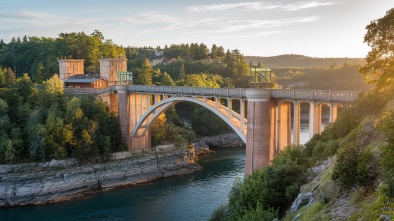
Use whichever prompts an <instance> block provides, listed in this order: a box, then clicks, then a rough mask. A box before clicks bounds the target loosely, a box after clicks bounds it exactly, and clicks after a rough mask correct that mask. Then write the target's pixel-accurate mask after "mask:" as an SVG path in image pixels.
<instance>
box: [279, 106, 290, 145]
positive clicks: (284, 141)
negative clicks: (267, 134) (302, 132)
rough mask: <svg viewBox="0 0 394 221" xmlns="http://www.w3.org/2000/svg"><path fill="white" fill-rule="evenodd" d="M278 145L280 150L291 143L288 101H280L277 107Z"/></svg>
mask: <svg viewBox="0 0 394 221" xmlns="http://www.w3.org/2000/svg"><path fill="white" fill-rule="evenodd" d="M278 115H279V117H278V121H279V122H278V127H279V128H278V138H277V139H278V143H279V145H278V147H277V151H278V152H280V151H281V150H283V149H284V148H285V147H287V146H288V145H290V144H291V116H290V115H291V106H290V103H287V102H286V103H280V102H279V108H278Z"/></svg>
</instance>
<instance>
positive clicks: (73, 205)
mask: <svg viewBox="0 0 394 221" xmlns="http://www.w3.org/2000/svg"><path fill="white" fill-rule="evenodd" d="M214 151H215V152H216V153H215V154H210V155H205V156H200V157H199V161H198V163H199V164H200V165H202V166H203V167H204V169H203V170H201V171H199V172H195V173H192V174H188V175H183V176H178V177H170V178H166V179H162V180H156V181H153V182H151V183H147V184H142V185H138V186H134V187H129V188H123V189H115V190H110V191H102V192H98V193H95V194H92V195H91V196H89V197H86V198H83V199H75V200H71V201H67V202H60V203H55V204H48V205H43V206H26V207H13V208H1V209H0V220H1V221H6V220H7V221H8V220H10V221H11V220H12V221H19V220H20V221H22V220H26V221H32V220H40V221H44V220H45V221H46V220H53V221H55V220H56V221H58V220H73V221H74V220H75V221H76V220H83V221H93V220H94V221H98V220H102V221H104V220H105V221H107V220H108V221H109V220H111V221H112V220H119V221H121V220H143V221H149V220H163V221H166V220H172V221H174V220H207V219H208V218H209V217H210V215H211V213H212V212H213V211H214V210H215V209H216V208H217V207H219V206H220V205H222V204H226V203H227V199H228V198H227V195H228V193H229V191H230V189H231V186H232V183H233V182H234V180H235V179H236V178H237V177H240V178H242V177H243V173H244V167H245V166H244V164H245V148H214Z"/></svg>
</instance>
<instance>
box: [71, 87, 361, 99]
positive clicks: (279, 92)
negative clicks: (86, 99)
mask: <svg viewBox="0 0 394 221" xmlns="http://www.w3.org/2000/svg"><path fill="white" fill-rule="evenodd" d="M117 90H122V91H128V92H141V93H148V94H172V95H181V96H205V97H226V98H244V99H246V88H203V87H176V86H174V87H172V86H143V85H130V86H113V87H108V88H104V89H93V88H64V92H65V93H66V94H72V95H91V96H97V95H101V94H105V93H110V92H112V91H117ZM267 90H270V91H271V97H272V98H276V99H280V100H286V99H292V100H294V99H296V100H319V101H334V102H335V101H337V102H351V101H353V100H355V99H356V98H357V97H358V94H359V93H360V92H359V91H332V90H307V89H296V90H288V89H267Z"/></svg>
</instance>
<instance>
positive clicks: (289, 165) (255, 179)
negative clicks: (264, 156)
mask: <svg viewBox="0 0 394 221" xmlns="http://www.w3.org/2000/svg"><path fill="white" fill-rule="evenodd" d="M299 150H300V149H299V148H296V147H290V148H288V150H287V151H284V152H282V154H280V155H279V156H278V157H276V158H275V159H274V160H273V162H272V165H270V166H266V167H263V168H262V169H261V170H255V171H254V172H253V173H252V174H251V175H248V176H246V177H245V179H244V180H237V181H236V182H235V183H234V185H233V187H232V189H231V191H230V194H229V205H228V206H229V209H230V219H231V220H238V219H240V218H243V219H244V218H250V217H253V216H254V215H256V214H258V213H260V212H261V211H262V210H266V211H270V210H272V209H274V210H278V212H279V213H283V212H284V211H285V209H286V207H287V205H289V204H290V203H291V202H292V201H293V200H294V198H295V197H296V196H297V195H298V193H299V188H300V185H301V183H302V182H303V180H304V175H303V171H304V166H301V165H300V164H303V163H302V162H303V160H304V157H302V152H301V151H299ZM258 206H261V208H258ZM252 210H253V211H254V212H251V211H252ZM260 210H261V211H260ZM249 212H251V214H249V215H247V213H249Z"/></svg>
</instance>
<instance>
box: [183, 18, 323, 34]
mask: <svg viewBox="0 0 394 221" xmlns="http://www.w3.org/2000/svg"><path fill="white" fill-rule="evenodd" d="M318 19H319V18H318V17H316V16H310V17H296V18H291V19H278V20H229V19H226V18H223V19H220V20H219V19H217V20H206V21H205V22H203V23H200V24H198V25H200V27H201V28H193V29H190V31H191V32H200V33H201V32H207V33H231V32H238V31H243V30H261V29H262V28H272V27H281V26H286V25H291V24H295V23H305V22H314V21H317V20H318ZM195 25H197V24H195ZM195 30H198V31H195Z"/></svg>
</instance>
